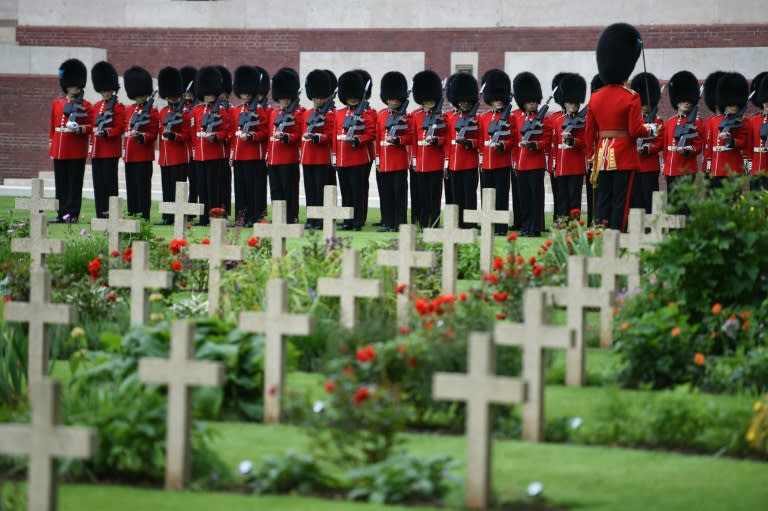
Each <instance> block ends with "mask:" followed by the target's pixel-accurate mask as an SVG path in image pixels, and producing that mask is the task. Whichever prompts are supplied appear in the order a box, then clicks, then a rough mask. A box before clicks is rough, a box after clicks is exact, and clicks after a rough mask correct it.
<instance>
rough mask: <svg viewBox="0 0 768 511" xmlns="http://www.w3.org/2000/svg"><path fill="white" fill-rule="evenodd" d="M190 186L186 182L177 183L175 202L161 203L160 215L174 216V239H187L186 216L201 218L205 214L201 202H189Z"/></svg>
mask: <svg viewBox="0 0 768 511" xmlns="http://www.w3.org/2000/svg"><path fill="white" fill-rule="evenodd" d="M188 196H189V184H188V183H187V182H186V181H179V182H177V183H176V196H175V199H174V201H173V202H161V203H160V213H165V214H167V215H173V237H174V238H175V239H177V240H183V239H186V237H187V234H186V233H187V229H186V227H187V219H186V216H187V215H189V216H199V215H202V214H203V212H204V205H203V204H201V203H199V202H187V197H188Z"/></svg>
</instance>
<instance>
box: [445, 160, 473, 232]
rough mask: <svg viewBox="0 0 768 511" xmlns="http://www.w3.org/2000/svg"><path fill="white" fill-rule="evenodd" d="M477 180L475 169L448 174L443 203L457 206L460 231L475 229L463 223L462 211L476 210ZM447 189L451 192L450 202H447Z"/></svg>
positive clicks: (470, 224)
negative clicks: (469, 228)
mask: <svg viewBox="0 0 768 511" xmlns="http://www.w3.org/2000/svg"><path fill="white" fill-rule="evenodd" d="M479 180H480V178H479V176H478V172H477V168H476V167H475V168H471V169H466V170H455V171H454V170H451V171H449V172H448V182H447V185H448V186H447V187H446V193H445V203H446V204H456V205H457V206H459V227H461V228H462V229H466V228H468V227H476V224H474V223H467V222H465V221H464V211H466V210H468V209H469V210H473V209H477V183H478V181H479ZM448 189H450V190H451V201H450V202H449V201H448V191H447V190H448Z"/></svg>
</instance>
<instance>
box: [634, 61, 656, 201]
mask: <svg viewBox="0 0 768 511" xmlns="http://www.w3.org/2000/svg"><path fill="white" fill-rule="evenodd" d="M630 88H631V89H632V90H634V91H635V92H637V93H638V94H639V95H640V104H641V105H642V108H643V117H644V118H645V122H646V123H653V124H655V125H656V126H657V129H656V136H655V137H654V138H638V139H637V152H638V154H639V155H640V168H639V169H638V170H637V174H636V175H635V182H634V185H633V186H632V199H631V207H633V208H643V209H645V211H646V213H650V212H651V203H652V200H653V192H657V191H658V190H659V173H660V172H661V167H660V162H659V157H660V155H661V154H662V152H663V150H664V120H663V119H662V118H661V117H659V116H658V114H657V112H658V110H659V109H658V105H659V99H660V98H661V86H660V85H659V80H658V79H657V78H656V76H654V75H653V74H651V73H638V74H636V75H635V77H634V78H632V82H631V84H630ZM649 94H650V96H649Z"/></svg>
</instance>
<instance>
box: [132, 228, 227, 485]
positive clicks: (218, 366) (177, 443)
mask: <svg viewBox="0 0 768 511" xmlns="http://www.w3.org/2000/svg"><path fill="white" fill-rule="evenodd" d="M219 220H222V219H219ZM171 329H172V330H171V354H170V358H169V359H164V358H142V359H140V360H139V380H140V381H142V382H145V383H154V384H158V385H167V386H168V419H167V426H166V436H165V438H166V440H165V442H166V451H165V488H166V489H167V490H181V489H183V488H184V486H185V485H186V483H187V481H189V475H190V465H191V460H190V446H189V434H190V426H191V422H192V395H191V393H190V387H193V386H207V387H220V386H221V385H222V384H223V383H224V364H222V363H221V362H197V361H195V360H194V355H195V340H194V326H193V325H192V323H190V322H188V321H178V320H177V321H174V322H173V323H172V324H171Z"/></svg>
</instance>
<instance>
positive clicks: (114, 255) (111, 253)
mask: <svg viewBox="0 0 768 511" xmlns="http://www.w3.org/2000/svg"><path fill="white" fill-rule="evenodd" d="M109 255H111V256H112V257H118V256H119V255H120V251H118V250H113V251H112V252H110V254H109Z"/></svg>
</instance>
